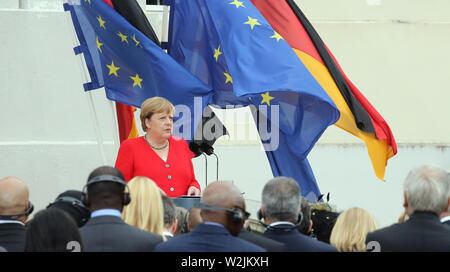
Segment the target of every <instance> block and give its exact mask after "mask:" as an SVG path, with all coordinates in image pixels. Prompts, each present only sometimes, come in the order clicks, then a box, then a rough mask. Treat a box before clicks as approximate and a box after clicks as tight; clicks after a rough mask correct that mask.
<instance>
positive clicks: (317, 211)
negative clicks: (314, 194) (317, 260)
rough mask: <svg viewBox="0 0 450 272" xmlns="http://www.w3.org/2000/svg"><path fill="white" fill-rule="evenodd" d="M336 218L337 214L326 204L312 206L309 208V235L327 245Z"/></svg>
mask: <svg viewBox="0 0 450 272" xmlns="http://www.w3.org/2000/svg"><path fill="white" fill-rule="evenodd" d="M338 216H339V213H338V212H335V211H333V209H332V207H331V206H330V205H329V204H328V203H315V204H313V206H312V208H311V221H312V222H313V223H312V227H311V233H310V235H311V236H312V237H314V238H315V239H317V240H319V241H321V242H324V243H327V244H329V243H330V236H331V231H332V230H333V227H334V224H335V223H336V219H337V217H338Z"/></svg>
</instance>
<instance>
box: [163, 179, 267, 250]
mask: <svg viewBox="0 0 450 272" xmlns="http://www.w3.org/2000/svg"><path fill="white" fill-rule="evenodd" d="M197 207H198V208H200V209H201V212H200V215H201V217H202V218H203V221H204V222H203V223H201V224H199V225H198V226H196V227H195V229H193V230H192V231H191V232H189V233H186V234H183V235H180V236H177V237H174V238H172V239H170V240H168V241H167V242H164V243H161V244H159V245H157V246H156V250H155V251H161V252H176V251H180V252H232V251H234V252H236V251H237V252H263V251H265V250H264V249H263V248H261V247H259V246H256V245H254V244H252V243H249V242H247V241H244V240H242V239H239V238H237V237H236V236H237V235H239V233H240V232H241V229H242V226H243V225H244V221H245V220H246V218H247V217H248V215H249V214H248V213H247V212H246V211H245V200H244V198H243V197H242V194H241V192H240V191H239V190H238V188H237V187H236V186H234V185H233V184H232V183H230V182H223V181H216V182H213V183H211V184H209V185H208V186H207V187H206V188H205V191H204V192H203V196H202V198H201V202H200V203H197Z"/></svg>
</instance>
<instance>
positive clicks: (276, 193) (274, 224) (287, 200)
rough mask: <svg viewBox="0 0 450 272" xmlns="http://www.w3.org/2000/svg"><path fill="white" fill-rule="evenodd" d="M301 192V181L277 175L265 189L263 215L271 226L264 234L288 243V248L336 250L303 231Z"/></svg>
mask: <svg viewBox="0 0 450 272" xmlns="http://www.w3.org/2000/svg"><path fill="white" fill-rule="evenodd" d="M300 200H301V191H300V187H299V185H298V183H297V182H296V181H295V180H293V179H291V178H287V177H277V178H274V179H272V180H270V181H269V182H267V183H266V185H265V186H264V188H263V191H262V206H261V209H260V214H261V217H262V218H264V222H265V223H266V224H267V225H268V227H267V229H266V231H265V232H264V236H265V237H267V238H270V239H273V240H275V241H278V242H281V243H283V244H285V246H286V249H287V251H294V252H302V251H309V252H311V251H314V252H319V251H334V252H335V251H336V249H335V248H334V247H332V246H330V245H328V244H325V243H322V242H320V241H316V240H314V239H312V238H310V237H308V236H306V235H303V234H301V233H300V232H299V231H298V230H297V228H298V225H299V223H300V222H301V218H302V216H301V209H300Z"/></svg>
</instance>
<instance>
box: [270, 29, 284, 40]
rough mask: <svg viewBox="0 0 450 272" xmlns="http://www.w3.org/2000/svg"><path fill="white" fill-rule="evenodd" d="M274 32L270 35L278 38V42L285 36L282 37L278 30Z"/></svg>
mask: <svg viewBox="0 0 450 272" xmlns="http://www.w3.org/2000/svg"><path fill="white" fill-rule="evenodd" d="M273 33H274V34H273V36H270V37H271V38H274V39H277V42H279V41H280V39H281V40H284V39H283V37H281V35H280V34H278V33H277V32H275V31H274V32H273Z"/></svg>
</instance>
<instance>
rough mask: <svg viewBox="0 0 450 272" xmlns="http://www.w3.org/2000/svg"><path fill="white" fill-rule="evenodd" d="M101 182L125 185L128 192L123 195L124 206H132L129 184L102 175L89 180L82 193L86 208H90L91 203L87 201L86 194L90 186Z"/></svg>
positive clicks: (82, 200) (113, 177) (116, 178)
mask: <svg viewBox="0 0 450 272" xmlns="http://www.w3.org/2000/svg"><path fill="white" fill-rule="evenodd" d="M99 182H115V183H119V184H122V185H124V186H125V187H126V189H127V191H128V192H124V193H123V205H124V206H126V205H128V204H130V202H131V196H130V188H128V184H127V183H126V182H125V181H124V180H123V179H121V178H119V177H116V176H112V175H101V176H97V177H95V178H92V179H90V180H88V182H87V183H86V185H84V187H83V190H82V191H81V202H82V204H84V205H85V206H89V201H88V199H87V193H86V191H87V188H88V187H89V186H90V185H92V184H94V183H99Z"/></svg>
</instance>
